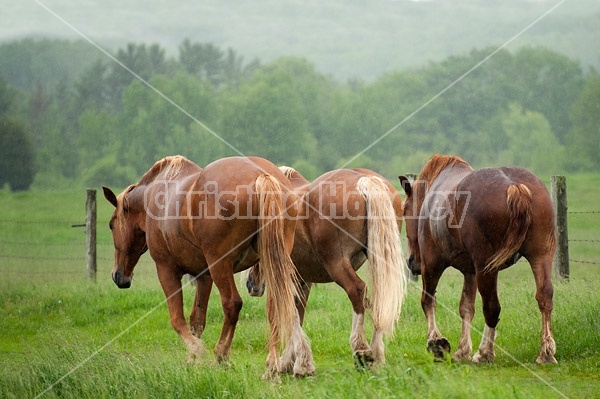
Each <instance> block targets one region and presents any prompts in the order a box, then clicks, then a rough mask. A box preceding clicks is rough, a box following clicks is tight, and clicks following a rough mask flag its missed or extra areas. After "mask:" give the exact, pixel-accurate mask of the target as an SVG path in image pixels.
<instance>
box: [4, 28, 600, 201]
mask: <svg viewBox="0 0 600 399" xmlns="http://www.w3.org/2000/svg"><path fill="white" fill-rule="evenodd" d="M42 49H43V51H42ZM52 49H54V50H55V51H52ZM492 51H494V49H492V48H486V49H477V50H473V51H471V52H470V53H468V54H462V55H455V56H451V57H448V58H446V59H445V60H443V61H441V62H435V63H433V62H432V63H430V64H428V65H425V66H422V67H420V68H413V69H407V70H399V71H390V72H388V73H386V74H384V75H382V76H380V77H379V78H378V79H376V80H374V81H361V80H359V79H353V80H350V81H347V82H339V81H337V80H335V79H334V78H333V77H331V76H328V75H325V74H323V73H320V72H319V71H317V70H316V68H315V67H314V65H313V64H312V63H311V62H310V61H309V60H306V59H304V58H299V57H282V58H279V59H276V60H274V61H271V62H268V63H262V62H260V61H259V60H256V59H254V60H246V59H244V57H243V56H241V55H240V54H238V53H237V52H236V51H235V50H233V49H221V48H219V47H217V46H215V45H213V44H211V43H199V42H192V41H190V40H184V41H183V42H182V43H181V45H180V46H179V48H178V53H177V55H175V56H167V53H166V51H165V49H163V48H161V47H160V46H159V45H156V44H151V45H147V44H133V43H132V44H128V45H127V46H125V47H124V48H122V49H119V50H118V51H117V52H116V53H115V54H114V58H115V59H116V60H118V62H115V61H114V60H111V59H109V58H108V57H105V56H104V57H101V54H100V55H98V54H92V53H90V52H89V49H88V48H86V47H85V46H81V43H77V42H74V43H70V42H65V41H56V40H42V41H35V40H31V39H27V40H22V41H19V42H13V43H9V44H4V45H1V46H0V149H2V150H0V151H1V152H2V157H1V158H0V186H1V185H4V184H6V183H8V184H9V185H10V187H11V188H12V189H15V190H22V189H27V188H28V187H29V186H30V185H31V184H33V187H37V188H49V187H70V186H73V185H80V186H97V185H100V184H110V185H121V186H125V185H127V184H129V183H131V182H134V181H136V180H137V179H139V177H140V176H141V175H142V174H143V173H144V172H145V171H146V170H147V169H148V168H149V167H150V166H151V165H152V164H153V163H154V162H155V161H156V160H158V159H160V158H162V157H164V156H166V155H172V154H181V155H184V156H186V157H188V158H190V159H191V160H193V161H195V162H196V163H198V164H199V165H201V166H202V165H206V164H208V163H209V162H211V161H213V160H215V159H218V158H221V157H225V156H233V155H240V154H243V155H259V156H263V157H266V158H268V159H270V160H272V161H273V162H275V163H277V164H286V165H289V166H293V167H295V168H297V169H298V170H300V171H301V172H303V173H304V174H305V175H306V176H307V177H309V178H313V177H316V176H317V175H319V174H321V173H323V172H324V171H327V170H331V169H334V168H337V167H342V166H347V167H359V166H360V167H367V168H372V169H374V170H377V171H379V172H380V173H382V174H384V175H386V176H388V177H390V178H394V177H395V176H397V175H398V174H401V173H406V172H411V171H412V172H418V171H419V170H420V168H421V166H422V165H423V163H424V161H425V160H426V159H427V158H428V157H429V156H430V155H431V154H433V153H435V152H440V153H446V154H454V155H459V156H462V157H463V158H465V159H466V160H468V161H469V162H471V163H472V164H473V165H474V166H476V167H483V166H497V165H519V166H523V167H526V168H529V169H532V170H533V171H534V172H536V173H538V174H542V175H549V174H552V173H565V172H578V171H590V170H592V171H593V170H598V168H599V167H600V148H599V147H600V140H599V138H600V134H599V133H600V131H599V130H600V112H599V111H600V110H599V109H598V107H600V77H599V76H598V74H597V73H596V71H594V70H587V71H585V70H583V68H582V67H581V65H580V64H579V63H578V62H577V61H575V60H572V59H569V58H568V57H566V56H564V55H562V54H559V53H556V52H554V51H551V50H549V49H546V48H542V47H523V48H520V49H518V50H515V51H513V52H509V51H508V50H501V51H499V52H498V53H496V54H495V55H494V56H493V57H491V58H490V59H489V60H488V61H487V62H485V63H483V64H482V65H481V66H479V67H477V68H475V69H473V70H472V71H471V72H470V73H468V74H465V73H466V72H467V71H469V70H471V68H473V66H474V65H477V64H478V63H479V62H480V61H481V60H483V59H484V58H485V57H486V56H488V55H489V54H490V53H491V52H492ZM65 70H67V71H71V72H70V73H68V74H65V73H64V71H65ZM53 71H54V72H55V73H52V72H53Z"/></svg>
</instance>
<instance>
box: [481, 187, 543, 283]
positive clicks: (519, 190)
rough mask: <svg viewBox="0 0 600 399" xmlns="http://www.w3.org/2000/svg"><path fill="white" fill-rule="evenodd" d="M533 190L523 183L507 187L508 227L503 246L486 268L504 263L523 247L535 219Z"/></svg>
mask: <svg viewBox="0 0 600 399" xmlns="http://www.w3.org/2000/svg"><path fill="white" fill-rule="evenodd" d="M531 199H532V198H531V190H530V189H529V188H528V187H527V186H526V185H525V184H523V183H513V184H511V185H509V186H508V187H507V188H506V207H507V215H508V228H507V230H506V235H505V237H504V240H503V245H502V247H501V248H500V249H499V250H498V251H497V252H496V253H495V254H494V255H493V256H492V257H491V258H490V259H489V260H488V261H487V263H486V266H485V268H484V270H486V271H487V270H493V269H497V268H499V267H501V266H502V265H504V264H505V263H506V262H507V261H508V260H509V259H510V258H511V257H512V256H513V255H514V254H515V253H516V252H517V251H518V250H519V248H521V246H522V245H523V243H524V242H525V239H526V238H527V231H528V230H529V227H530V226H531V223H532V221H533V215H532V208H531Z"/></svg>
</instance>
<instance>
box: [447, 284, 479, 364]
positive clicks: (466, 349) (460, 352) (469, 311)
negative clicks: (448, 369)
mask: <svg viewBox="0 0 600 399" xmlns="http://www.w3.org/2000/svg"><path fill="white" fill-rule="evenodd" d="M476 295H477V280H476V279H475V275H474V274H472V273H469V274H464V283H463V291H462V296H461V298H460V308H459V310H460V317H461V319H462V332H461V335H460V341H459V342H458V349H457V350H456V352H454V355H452V360H455V361H459V362H461V361H470V360H471V351H472V350H473V344H472V342H471V322H472V321H473V316H474V315H475V296H476Z"/></svg>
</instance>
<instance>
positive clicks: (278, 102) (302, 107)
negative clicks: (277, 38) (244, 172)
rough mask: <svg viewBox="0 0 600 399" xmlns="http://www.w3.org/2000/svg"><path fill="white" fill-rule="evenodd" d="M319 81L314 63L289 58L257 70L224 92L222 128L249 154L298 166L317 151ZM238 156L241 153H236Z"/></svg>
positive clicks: (221, 102)
mask: <svg viewBox="0 0 600 399" xmlns="http://www.w3.org/2000/svg"><path fill="white" fill-rule="evenodd" d="M313 78H318V75H317V74H316V73H314V69H313V67H312V65H310V64H308V63H307V62H306V61H304V60H301V59H297V58H283V59H280V60H277V61H275V62H273V63H271V64H268V65H265V66H263V67H262V68H261V69H259V70H257V71H256V72H255V73H254V74H253V76H252V77H251V78H250V79H248V80H247V81H245V82H244V83H243V84H241V85H240V86H239V87H238V88H231V89H229V90H227V91H226V92H224V93H223V95H222V96H221V98H220V102H219V115H220V118H219V124H218V126H219V129H218V131H219V132H220V133H221V134H222V135H223V138H224V139H225V140H227V142H228V143H231V145H232V146H234V147H235V148H236V149H237V150H238V151H240V152H241V153H243V154H245V155H260V156H263V157H265V158H268V159H270V160H271V161H273V162H275V163H279V164H286V165H292V164H293V163H294V162H296V161H297V160H299V159H308V158H310V157H311V156H312V155H313V154H315V153H316V152H317V141H316V139H315V133H314V131H315V129H318V124H319V120H320V119H319V117H318V115H317V113H316V110H315V107H318V104H319V102H318V99H317V98H318V92H316V91H315V90H314V88H315V85H317V86H318V83H315V82H313V81H312V79H313ZM235 155H237V154H235Z"/></svg>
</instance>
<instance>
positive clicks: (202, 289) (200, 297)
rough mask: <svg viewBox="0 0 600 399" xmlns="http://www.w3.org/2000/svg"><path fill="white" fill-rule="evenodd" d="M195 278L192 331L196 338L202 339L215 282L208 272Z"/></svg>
mask: <svg viewBox="0 0 600 399" xmlns="http://www.w3.org/2000/svg"><path fill="white" fill-rule="evenodd" d="M195 278H196V295H195V296H194V304H193V306H192V311H191V313H190V329H191V330H192V334H194V336H196V337H197V338H200V337H201V336H202V332H204V326H205V325H206V311H207V308H208V299H209V298H210V291H211V289H212V283H213V281H212V278H211V277H210V273H209V272H208V270H204V271H203V272H202V273H201V274H199V275H198V276H196V277H195Z"/></svg>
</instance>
